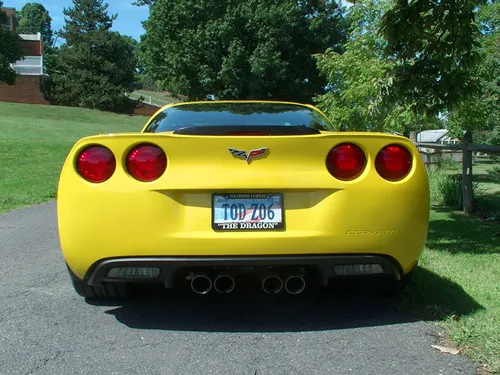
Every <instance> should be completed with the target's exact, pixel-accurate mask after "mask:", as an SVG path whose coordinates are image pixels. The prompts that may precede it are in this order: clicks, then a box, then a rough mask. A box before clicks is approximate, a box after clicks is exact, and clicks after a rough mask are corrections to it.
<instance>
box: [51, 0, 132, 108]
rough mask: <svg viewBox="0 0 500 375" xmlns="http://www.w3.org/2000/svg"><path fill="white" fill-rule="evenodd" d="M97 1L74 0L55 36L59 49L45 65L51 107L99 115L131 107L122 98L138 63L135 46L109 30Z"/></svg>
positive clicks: (105, 14) (104, 7) (109, 20)
mask: <svg viewBox="0 0 500 375" xmlns="http://www.w3.org/2000/svg"><path fill="white" fill-rule="evenodd" d="M107 7H108V5H107V4H103V3H102V0H73V8H69V9H66V8H65V9H64V11H63V12H64V14H65V15H66V16H67V17H68V18H67V19H66V23H65V25H64V27H63V29H62V30H61V31H60V32H59V33H58V35H59V36H61V37H62V38H64V40H65V44H63V45H62V46H61V47H60V48H59V49H58V50H57V51H55V52H54V53H53V55H52V56H51V58H50V59H49V61H48V62H47V70H48V73H49V75H50V78H49V79H48V81H47V82H46V84H45V85H44V87H45V88H44V91H45V93H46V95H47V96H48V97H49V100H50V101H51V102H53V103H56V104H60V105H68V106H79V107H87V108H94V109H100V110H113V111H129V110H130V109H131V107H133V106H134V105H135V103H134V102H131V101H130V100H129V99H128V98H127V97H126V96H125V93H126V92H129V91H132V90H133V84H134V82H135V79H136V76H135V75H136V68H137V61H136V58H135V54H134V49H135V43H136V42H135V41H133V40H132V38H130V37H124V36H122V35H120V34H119V33H117V32H112V31H111V30H110V29H111V27H112V25H113V21H114V20H115V19H116V17H117V16H116V15H112V16H110V15H108V12H107Z"/></svg>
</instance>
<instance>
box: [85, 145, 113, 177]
mask: <svg viewBox="0 0 500 375" xmlns="http://www.w3.org/2000/svg"><path fill="white" fill-rule="evenodd" d="M76 168H77V170H78V173H79V174H80V176H82V177H83V178H84V179H85V180H87V181H90V182H95V183H99V182H104V181H106V180H108V179H109V178H110V177H111V176H112V175H113V173H115V169H116V159H115V156H114V155H113V153H112V152H111V151H110V150H109V149H108V148H106V147H104V146H92V147H88V148H86V149H85V150H83V151H82V152H81V153H80V155H79V156H78V159H77V162H76Z"/></svg>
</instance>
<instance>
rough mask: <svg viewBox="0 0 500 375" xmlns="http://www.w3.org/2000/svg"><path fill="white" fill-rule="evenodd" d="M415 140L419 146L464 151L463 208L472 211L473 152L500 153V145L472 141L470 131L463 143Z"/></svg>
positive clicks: (466, 211) (466, 133)
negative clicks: (446, 143)
mask: <svg viewBox="0 0 500 375" xmlns="http://www.w3.org/2000/svg"><path fill="white" fill-rule="evenodd" d="M412 138H413V137H412ZM413 142H414V143H415V145H416V146H417V147H425V148H430V149H434V150H443V151H459V152H462V196H463V199H462V202H463V207H462V208H463V211H464V212H465V213H472V212H473V210H474V195H473V191H472V153H473V152H478V151H480V152H484V153H487V154H489V155H500V146H488V145H483V144H477V143H472V133H471V132H469V131H467V132H465V134H464V138H463V140H462V143H459V144H448V145H445V144H436V143H423V142H416V141H415V140H413Z"/></svg>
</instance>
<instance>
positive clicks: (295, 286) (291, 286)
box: [285, 276, 306, 294]
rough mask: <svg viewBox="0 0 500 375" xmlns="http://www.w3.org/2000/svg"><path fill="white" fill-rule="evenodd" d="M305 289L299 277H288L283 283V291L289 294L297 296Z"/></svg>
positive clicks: (303, 282)
mask: <svg viewBox="0 0 500 375" xmlns="http://www.w3.org/2000/svg"><path fill="white" fill-rule="evenodd" d="M305 288H306V282H305V280H304V278H303V277H301V276H290V277H288V278H287V279H286V281H285V290H286V291H287V292H288V293H290V294H299V293H302V292H303V291H304V289H305Z"/></svg>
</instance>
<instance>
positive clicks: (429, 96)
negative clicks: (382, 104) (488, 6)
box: [379, 0, 483, 114]
mask: <svg viewBox="0 0 500 375" xmlns="http://www.w3.org/2000/svg"><path fill="white" fill-rule="evenodd" d="M482 2H483V0H467V1H465V0H441V1H434V0H413V1H409V0H392V3H391V8H390V9H389V10H388V11H387V12H385V14H384V16H383V18H382V22H381V27H380V32H381V33H382V35H383V36H384V38H385V40H386V41H387V45H386V47H385V48H384V54H385V56H386V57H388V58H390V59H391V60H393V61H394V66H393V67H392V68H390V69H389V70H388V71H387V76H386V77H385V80H384V81H383V82H381V84H380V86H379V87H380V89H381V92H382V93H383V95H384V98H385V100H388V101H398V102H401V101H403V102H404V103H405V104H406V105H407V106H409V107H410V108H411V109H412V111H414V112H416V113H423V114H437V113H439V112H443V111H451V110H452V109H453V108H454V107H455V106H456V105H457V104H458V103H460V102H462V101H464V100H466V99H467V98H469V97H470V96H471V95H473V93H474V92H476V91H477V89H478V82H477V79H476V78H475V77H474V76H473V70H474V67H475V66H476V64H477V62H478V59H479V51H478V48H479V44H478V38H479V29H478V25H477V23H476V22H475V9H476V8H477V6H478V5H480V4H481V3H482Z"/></svg>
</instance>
